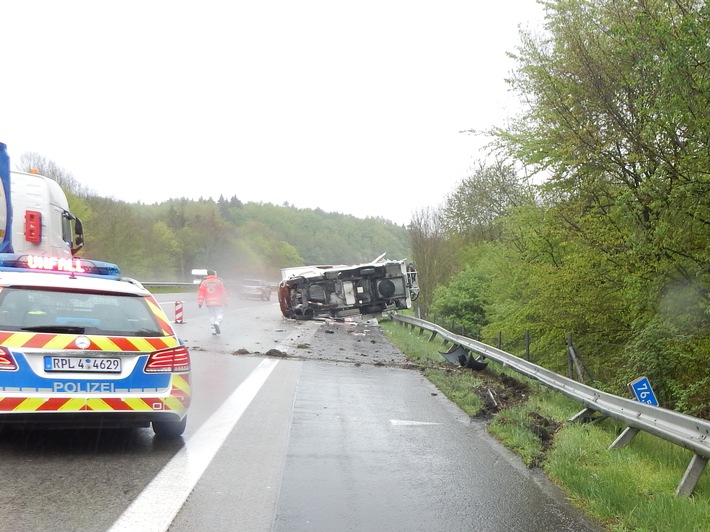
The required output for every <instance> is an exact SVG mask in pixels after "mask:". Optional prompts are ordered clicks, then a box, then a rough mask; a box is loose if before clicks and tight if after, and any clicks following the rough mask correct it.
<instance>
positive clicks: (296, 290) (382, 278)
mask: <svg viewBox="0 0 710 532" xmlns="http://www.w3.org/2000/svg"><path fill="white" fill-rule="evenodd" d="M282 272H283V276H284V279H283V280H282V281H281V283H280V284H279V304H280V305H281V312H282V314H283V315H284V317H286V318H292V319H296V320H312V319H316V318H319V317H330V318H345V317H348V316H366V317H371V316H377V315H380V314H381V313H382V312H384V311H386V310H402V309H408V308H410V307H411V306H412V301H414V300H415V299H416V298H417V296H418V295H419V285H418V283H417V272H416V270H415V268H414V265H413V264H412V263H408V264H407V263H406V262H405V261H402V260H384V255H381V256H380V257H378V258H377V259H375V260H374V261H372V262H370V263H367V264H358V265H353V266H305V267H300V268H286V269H284V270H282Z"/></svg>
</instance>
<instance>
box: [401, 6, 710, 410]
mask: <svg viewBox="0 0 710 532" xmlns="http://www.w3.org/2000/svg"><path fill="white" fill-rule="evenodd" d="M545 10H546V15H547V16H546V25H545V31H544V32H543V33H540V34H531V33H529V32H525V31H523V32H521V43H520V45H519V47H518V50H517V53H516V54H515V55H514V58H515V60H516V69H515V71H514V72H513V75H512V76H511V79H510V85H511V87H512V89H513V90H514V91H515V92H516V93H517V94H518V95H519V97H520V101H521V102H526V106H525V107H524V110H523V112H522V113H521V115H520V116H518V117H516V118H515V119H514V120H512V121H511V122H510V125H509V126H508V127H505V128H502V127H501V128H496V129H494V130H493V131H490V132H489V133H490V134H491V135H492V138H493V139H494V142H493V145H492V148H494V149H495V152H496V153H497V155H498V161H497V162H495V163H492V164H491V163H485V164H483V163H481V164H480V165H479V167H477V168H475V169H473V170H472V173H471V176H470V177H469V178H467V179H466V180H464V182H462V184H461V185H460V187H459V188H458V190H456V191H455V192H454V193H453V194H452V195H451V196H450V197H449V198H448V199H447V201H446V202H445V205H444V207H442V208H441V209H439V210H434V211H425V212H422V213H420V214H419V215H418V216H416V217H415V219H414V220H413V223H412V225H411V226H410V230H411V238H412V246H413V252H414V259H415V261H416V263H417V267H418V270H419V272H420V280H421V282H422V285H423V286H424V287H425V291H424V292H423V293H422V296H421V298H420V300H418V301H417V303H420V301H421V304H422V305H423V306H424V307H425V311H426V312H427V313H428V315H430V316H436V317H437V319H438V320H442V321H444V322H445V323H447V324H449V323H458V324H459V325H460V326H462V327H465V329H466V330H467V331H469V332H471V334H474V335H480V337H481V338H482V339H483V340H484V341H486V342H487V343H489V344H495V343H496V341H497V338H498V335H499V334H500V338H501V339H502V343H503V348H504V349H505V350H506V351H509V352H513V353H517V354H519V355H522V354H523V353H524V347H525V343H524V342H525V337H526V333H527V334H528V335H529V338H530V341H531V343H530V348H531V349H530V353H531V357H532V360H533V361H534V362H535V363H537V364H541V365H544V366H546V367H548V368H550V369H552V370H554V371H557V372H558V373H562V374H566V373H567V371H568V358H567V353H568V351H567V344H566V339H567V336H568V335H571V337H572V338H573V341H574V344H575V345H576V347H577V351H578V352H579V353H580V354H581V355H582V360H583V361H584V362H585V363H586V365H587V366H588V368H589V370H590V371H589V374H590V375H587V378H591V377H593V379H591V380H592V382H593V384H594V385H595V386H597V387H601V388H604V389H607V390H609V391H612V392H613V393H616V394H620V395H628V390H627V383H629V382H631V381H632V380H634V379H635V378H637V377H640V376H644V375H645V376H647V377H648V378H649V379H650V381H651V384H652V386H653V387H654V390H655V391H656V394H657V395H658V396H659V399H660V401H661V403H662V405H663V406H666V407H670V408H674V409H677V410H680V411H683V412H687V413H690V414H693V415H697V416H702V417H705V418H710V391H709V390H710V231H709V229H710V114H709V113H708V111H707V110H708V109H710V51H709V48H708V42H710V17H709V14H710V7H709V6H708V4H707V3H706V2H702V1H699V0H698V1H696V0H675V1H673V2H670V1H664V0H652V1H633V0H632V1H629V2H616V1H613V0H587V1H584V0H575V1H567V0H565V1H552V2H546V3H545ZM427 287H429V288H431V287H438V288H436V289H435V291H428V292H427V291H426V288H427Z"/></svg>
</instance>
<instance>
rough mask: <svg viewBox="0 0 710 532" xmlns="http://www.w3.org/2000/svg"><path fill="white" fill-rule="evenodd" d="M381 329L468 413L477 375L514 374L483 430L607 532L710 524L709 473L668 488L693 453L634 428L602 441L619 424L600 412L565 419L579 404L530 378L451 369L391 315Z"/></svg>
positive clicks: (478, 408)
mask: <svg viewBox="0 0 710 532" xmlns="http://www.w3.org/2000/svg"><path fill="white" fill-rule="evenodd" d="M381 326H382V329H383V331H384V332H385V334H386V335H387V336H388V337H389V339H390V340H391V341H392V343H394V344H395V345H396V346H397V347H398V348H399V349H400V350H401V351H402V352H403V353H405V354H406V356H407V358H408V359H409V360H410V361H411V362H413V363H415V364H418V365H420V366H421V367H422V369H423V372H424V374H425V376H426V377H427V378H429V380H431V381H432V382H433V383H434V384H435V385H436V386H437V387H438V388H439V389H440V390H441V391H442V393H444V395H446V396H447V397H449V399H451V400H452V401H454V402H455V403H456V404H458V405H459V406H460V407H461V409H462V410H463V411H464V412H466V413H467V414H468V415H470V416H472V417H475V416H477V415H480V413H481V412H483V403H482V401H481V399H480V395H481V394H480V391H477V387H479V386H482V385H484V381H483V379H482V378H481V374H482V373H485V374H488V376H490V377H491V378H501V379H503V378H506V377H510V378H514V379H516V380H518V381H522V382H524V383H525V385H526V388H525V389H526V390H527V392H528V393H526V395H527V398H526V400H525V401H523V402H519V403H515V404H512V406H510V407H509V408H501V409H500V410H498V411H497V412H496V413H495V415H493V416H492V418H491V419H490V421H489V423H488V431H489V432H490V433H491V434H492V435H493V436H494V437H496V438H497V439H498V440H499V441H501V443H503V444H504V445H505V446H506V447H508V448H510V449H511V450H513V451H514V452H515V453H516V454H518V455H519V456H520V457H521V459H522V460H523V462H524V463H525V464H526V465H528V467H541V468H542V469H543V470H544V471H545V473H546V474H547V476H548V477H549V478H550V479H551V480H552V481H553V482H554V483H556V484H557V485H558V486H560V488H562V489H563V490H564V491H565V493H566V494H567V496H568V498H569V499H570V501H571V502H572V503H573V504H575V505H576V506H578V507H579V508H581V509H582V510H583V511H585V512H586V513H587V514H588V515H590V516H591V517H593V518H595V519H597V520H598V521H599V522H601V523H602V525H603V526H604V527H605V528H606V529H607V530H609V531H612V532H628V531H634V532H636V531H659V532H660V531H673V532H686V531H688V532H696V531H697V532H701V531H708V530H710V476H709V475H710V472H708V470H707V469H706V471H705V472H704V474H703V475H701V477H700V481H699V482H698V484H697V485H696V487H695V490H694V492H693V495H692V496H691V497H676V496H675V490H676V488H677V487H678V484H679V483H680V481H681V479H682V477H683V474H684V473H685V470H686V468H687V467H688V464H689V463H690V460H691V458H692V453H691V452H690V451H688V450H686V449H683V448H681V447H679V446H677V445H673V444H671V443H669V442H666V441H664V440H662V439H660V438H657V437H655V436H653V435H650V434H647V433H644V432H640V433H639V434H637V435H636V437H635V438H634V439H633V440H632V441H631V443H629V444H628V445H627V446H626V447H624V448H623V449H614V450H610V449H609V445H611V444H612V442H613V441H614V440H615V439H616V438H617V436H618V435H619V434H620V433H621V432H622V431H623V430H624V428H625V427H624V426H623V424H621V423H619V422H617V421H615V420H612V419H605V420H601V421H599V422H596V423H570V422H569V421H568V420H569V419H570V418H572V417H573V416H574V415H575V414H576V413H578V412H579V411H581V410H582V408H583V407H582V405H580V404H578V403H577V402H575V401H573V400H571V399H568V398H567V397H565V396H564V395H562V394H560V393H558V392H555V391H554V390H550V389H548V388H547V387H545V386H543V385H541V384H540V383H538V382H537V381H534V380H532V379H528V378H527V377H525V376H523V375H520V374H518V373H517V372H514V371H513V370H511V369H509V368H503V367H502V366H500V365H497V364H496V363H495V362H490V363H489V365H488V367H487V368H486V370H485V371H484V372H480V373H478V372H473V371H471V370H469V369H462V368H456V367H454V366H452V365H451V364H449V363H448V362H447V361H446V360H445V359H444V358H443V357H442V356H441V354H440V353H439V351H442V352H443V351H445V350H446V349H445V348H443V347H441V343H440V342H429V336H428V333H426V332H425V333H424V334H419V331H418V329H416V328H415V329H411V328H409V327H405V326H402V325H401V324H398V323H396V322H393V321H388V320H383V321H382V322H381Z"/></svg>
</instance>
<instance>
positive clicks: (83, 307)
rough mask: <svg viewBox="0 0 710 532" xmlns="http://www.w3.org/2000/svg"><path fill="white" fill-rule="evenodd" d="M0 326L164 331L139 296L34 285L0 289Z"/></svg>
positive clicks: (128, 332) (80, 331) (109, 332)
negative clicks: (45, 287)
mask: <svg viewBox="0 0 710 532" xmlns="http://www.w3.org/2000/svg"><path fill="white" fill-rule="evenodd" d="M0 329H1V330H5V331H27V332H48V333H56V334H62V333H67V334H94V335H106V336H112V335H113V336H163V334H164V333H163V331H162V330H161V328H160V325H159V323H158V321H157V320H156V317H155V315H154V314H153V312H152V311H151V310H150V307H149V306H148V303H147V302H146V301H145V299H144V298H143V297H140V296H131V295H122V294H103V293H94V292H76V291H71V292H68V291H61V290H56V289H34V288H32V289H25V288H3V289H2V291H0Z"/></svg>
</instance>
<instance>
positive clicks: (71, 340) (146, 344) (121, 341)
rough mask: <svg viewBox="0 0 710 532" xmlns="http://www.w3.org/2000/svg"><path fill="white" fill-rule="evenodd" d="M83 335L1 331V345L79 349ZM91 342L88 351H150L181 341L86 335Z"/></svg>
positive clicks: (173, 338) (158, 338)
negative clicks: (78, 343) (78, 340)
mask: <svg viewBox="0 0 710 532" xmlns="http://www.w3.org/2000/svg"><path fill="white" fill-rule="evenodd" d="M80 336H82V335H72V334H46V333H26V332H7V331H1V332H0V345H3V346H5V347H10V348H26V349H27V348H32V349H48V350H63V349H79V348H78V347H77V346H76V343H75V342H76V339H77V338H79V337H80ZM84 338H88V339H89V341H90V344H89V346H88V347H86V350H88V351H126V352H150V351H158V350H160V349H166V348H168V347H175V346H177V345H178V344H179V341H178V339H177V338H176V337H174V336H160V337H145V338H144V337H138V336H135V337H134V336H93V335H91V336H88V335H87V336H84Z"/></svg>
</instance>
